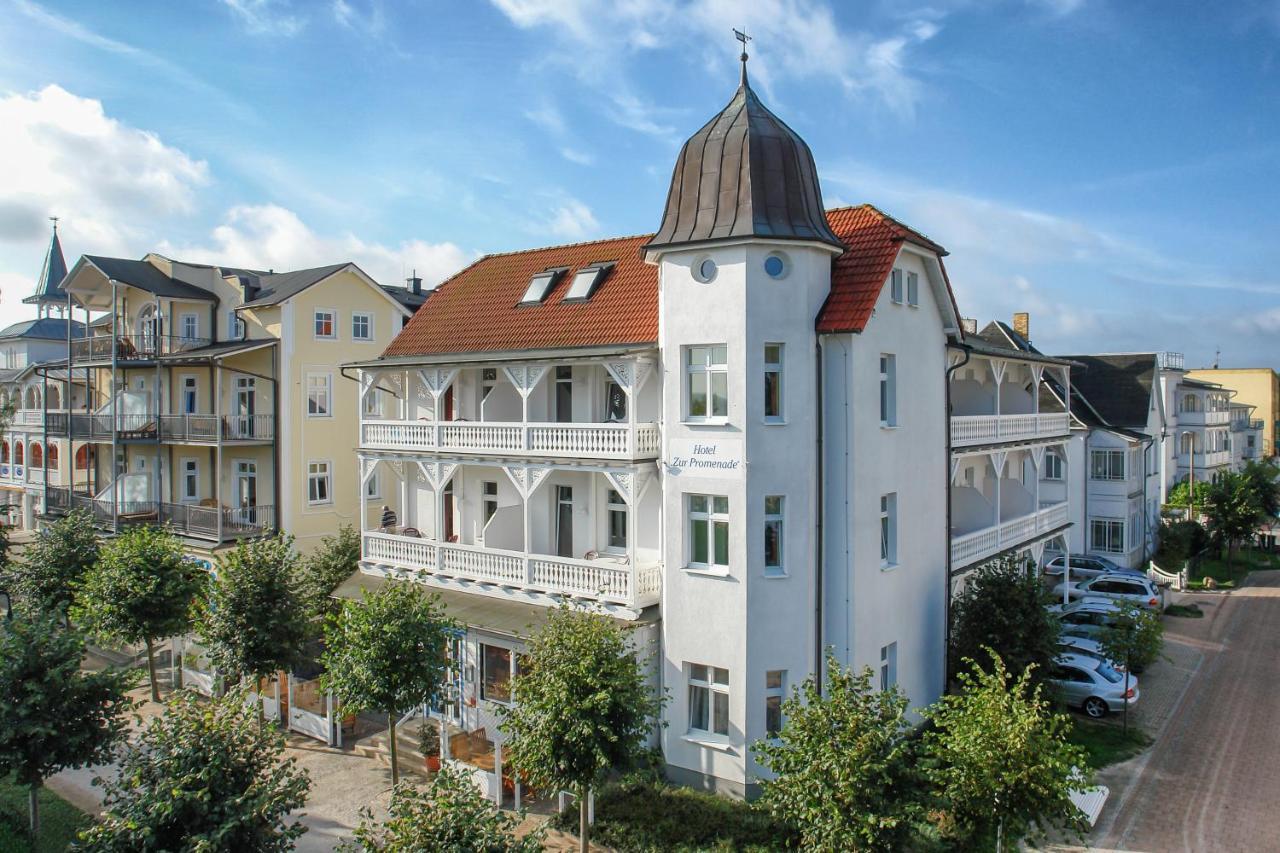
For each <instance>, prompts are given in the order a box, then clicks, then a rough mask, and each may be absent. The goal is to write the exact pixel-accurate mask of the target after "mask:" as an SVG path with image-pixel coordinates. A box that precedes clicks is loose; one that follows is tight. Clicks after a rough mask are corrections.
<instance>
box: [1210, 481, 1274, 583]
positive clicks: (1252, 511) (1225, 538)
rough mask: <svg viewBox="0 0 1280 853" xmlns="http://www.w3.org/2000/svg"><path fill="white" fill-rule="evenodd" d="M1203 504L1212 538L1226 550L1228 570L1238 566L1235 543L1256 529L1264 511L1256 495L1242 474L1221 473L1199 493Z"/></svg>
mask: <svg viewBox="0 0 1280 853" xmlns="http://www.w3.org/2000/svg"><path fill="white" fill-rule="evenodd" d="M1197 491H1198V492H1199V494H1200V496H1201V497H1200V499H1201V500H1202V501H1203V503H1204V514H1205V517H1206V518H1207V519H1208V522H1209V523H1208V525H1207V528H1208V531H1209V536H1210V538H1211V539H1212V540H1213V541H1214V543H1215V544H1216V545H1217V546H1218V548H1219V549H1222V548H1223V547H1225V548H1226V549H1227V568H1228V569H1230V568H1232V566H1233V565H1234V563H1235V549H1236V544H1237V543H1238V542H1239V541H1240V540H1241V539H1247V538H1248V537H1250V536H1252V535H1253V533H1254V531H1255V530H1257V527H1258V522H1259V521H1260V520H1261V517H1262V512H1261V509H1260V507H1259V505H1258V502H1257V496H1256V495H1255V493H1254V491H1253V489H1252V488H1250V486H1249V483H1248V481H1247V480H1246V479H1245V478H1244V476H1243V475H1241V474H1237V473H1235V472H1234V471H1227V472H1223V473H1221V474H1219V475H1218V476H1217V477H1216V478H1215V479H1214V480H1213V481H1212V482H1209V483H1205V484H1204V485H1203V486H1202V487H1201V488H1200V489H1198V490H1197Z"/></svg>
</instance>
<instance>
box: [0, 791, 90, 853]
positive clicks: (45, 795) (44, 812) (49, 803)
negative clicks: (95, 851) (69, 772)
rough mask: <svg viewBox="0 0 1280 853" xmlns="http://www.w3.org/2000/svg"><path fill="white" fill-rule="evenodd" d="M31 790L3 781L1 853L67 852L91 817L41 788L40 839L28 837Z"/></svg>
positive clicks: (0, 822)
mask: <svg viewBox="0 0 1280 853" xmlns="http://www.w3.org/2000/svg"><path fill="white" fill-rule="evenodd" d="M27 795H28V789H27V788H25V787H22V786H20V785H18V784H17V783H16V782H14V781H12V780H11V779H4V778H0V853H63V851H65V850H66V849H67V848H68V847H69V846H70V845H71V842H73V841H75V838H76V835H77V834H78V833H79V832H80V830H82V829H84V828H85V827H86V826H88V824H89V823H90V819H89V816H88V815H87V814H85V813H84V812H82V811H80V810H79V809H78V808H76V807H75V806H73V805H71V803H69V802H67V801H66V800H64V799H62V797H59V796H58V795H57V794H55V793H54V792H53V791H50V790H49V789H48V788H41V789H40V793H39V801H40V838H39V839H38V840H37V842H36V843H35V844H34V845H32V844H31V843H30V842H31V839H30V836H29V835H28V834H27Z"/></svg>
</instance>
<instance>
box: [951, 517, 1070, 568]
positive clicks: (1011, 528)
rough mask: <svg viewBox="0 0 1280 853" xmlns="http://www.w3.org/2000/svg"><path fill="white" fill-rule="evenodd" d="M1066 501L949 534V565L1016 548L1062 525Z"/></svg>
mask: <svg viewBox="0 0 1280 853" xmlns="http://www.w3.org/2000/svg"><path fill="white" fill-rule="evenodd" d="M1068 518H1069V516H1068V509H1067V504H1066V503H1065V502H1062V503H1056V504H1050V505H1048V506H1044V507H1041V508H1040V511H1039V512H1033V513H1030V514H1028V515H1023V516H1019V517H1018V518H1012V519H1010V520H1008V521H1005V522H1002V523H1001V524H997V525H993V526H991V527H984V528H981V529H980V530H974V531H972V532H970V533H965V534H963V535H961V536H953V537H952V538H951V566H952V568H953V569H958V568H962V567H964V566H967V565H970V564H971V563H976V562H978V561H980V560H984V559H986V558H987V557H990V556H992V555H994V554H998V553H1000V552H1001V551H1007V550H1009V549H1011V548H1016V547H1017V546H1018V545H1020V544H1022V543H1023V542H1027V541H1029V540H1031V539H1033V538H1035V537H1036V536H1038V535H1040V534H1043V533H1048V532H1049V531H1051V530H1056V529H1058V528H1059V527H1062V526H1063V525H1064V524H1066V523H1067V521H1068Z"/></svg>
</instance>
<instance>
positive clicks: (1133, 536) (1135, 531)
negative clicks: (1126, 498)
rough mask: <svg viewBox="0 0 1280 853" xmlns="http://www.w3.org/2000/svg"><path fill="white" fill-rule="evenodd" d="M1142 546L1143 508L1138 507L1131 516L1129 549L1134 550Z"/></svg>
mask: <svg viewBox="0 0 1280 853" xmlns="http://www.w3.org/2000/svg"><path fill="white" fill-rule="evenodd" d="M1141 544H1142V508H1141V507H1138V508H1137V509H1135V510H1134V511H1133V512H1131V513H1130V514H1129V549H1130V550H1133V549H1134V548H1137V547H1138V546H1139V545H1141Z"/></svg>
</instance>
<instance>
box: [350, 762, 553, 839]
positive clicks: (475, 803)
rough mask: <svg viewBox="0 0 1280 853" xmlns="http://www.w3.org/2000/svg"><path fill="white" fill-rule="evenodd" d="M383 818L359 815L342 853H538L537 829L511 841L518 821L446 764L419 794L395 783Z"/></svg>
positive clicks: (417, 791) (413, 789) (539, 836)
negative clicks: (353, 833)
mask: <svg viewBox="0 0 1280 853" xmlns="http://www.w3.org/2000/svg"><path fill="white" fill-rule="evenodd" d="M388 810H389V815H388V817H387V820H386V821H384V822H383V823H382V824H381V825H378V824H377V823H375V822H374V820H373V814H372V813H371V812H370V811H369V810H367V809H366V810H364V811H363V812H362V813H361V816H362V818H363V819H362V820H361V822H360V826H359V827H357V828H356V832H355V842H354V843H349V844H347V845H345V846H344V847H342V848H340V849H342V850H343V851H346V853H361V851H367V853H375V852H376V853H457V851H477V853H538V851H541V850H542V834H543V832H544V830H543V829H539V830H537V831H536V832H533V833H531V834H529V835H526V836H525V837H524V838H517V837H516V834H515V833H516V826H517V825H518V824H519V822H520V820H519V818H517V817H514V816H512V815H508V814H505V813H503V812H501V811H499V810H498V808H497V807H496V806H494V804H493V803H491V802H490V801H489V800H488V799H486V798H485V797H484V796H483V795H482V794H481V793H480V789H479V788H477V787H476V785H475V783H474V782H473V781H472V780H471V779H469V778H467V777H466V776H464V775H463V774H462V773H461V772H459V771H458V770H456V769H455V768H453V767H452V766H450V765H447V764H446V765H445V766H443V767H441V768H440V771H439V772H438V773H435V774H434V775H433V776H432V777H431V782H430V784H428V785H427V787H426V789H425V790H420V789H418V788H414V787H412V786H410V785H407V784H406V785H397V786H396V787H395V788H394V789H393V790H392V792H391V805H390V806H389V809H388Z"/></svg>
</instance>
